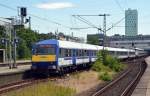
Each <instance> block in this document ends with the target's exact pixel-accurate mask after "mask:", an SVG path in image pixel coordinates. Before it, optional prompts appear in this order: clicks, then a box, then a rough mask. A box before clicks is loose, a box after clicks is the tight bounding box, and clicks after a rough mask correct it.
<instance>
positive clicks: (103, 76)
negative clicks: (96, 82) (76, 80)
mask: <svg viewBox="0 0 150 96" xmlns="http://www.w3.org/2000/svg"><path fill="white" fill-rule="evenodd" d="M99 79H101V80H104V81H111V80H112V76H111V75H110V74H108V72H104V73H102V74H100V75H99Z"/></svg>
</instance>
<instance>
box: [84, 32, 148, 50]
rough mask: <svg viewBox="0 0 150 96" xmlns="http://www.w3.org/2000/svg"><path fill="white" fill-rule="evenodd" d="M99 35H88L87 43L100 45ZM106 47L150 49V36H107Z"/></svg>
mask: <svg viewBox="0 0 150 96" xmlns="http://www.w3.org/2000/svg"><path fill="white" fill-rule="evenodd" d="M98 37H99V34H90V35H87V43H90V44H96V45H99V44H100V41H99V38H98ZM105 45H106V46H108V47H115V48H127V49H134V48H140V49H150V35H136V36H125V35H119V34H116V35H114V36H106V42H105Z"/></svg>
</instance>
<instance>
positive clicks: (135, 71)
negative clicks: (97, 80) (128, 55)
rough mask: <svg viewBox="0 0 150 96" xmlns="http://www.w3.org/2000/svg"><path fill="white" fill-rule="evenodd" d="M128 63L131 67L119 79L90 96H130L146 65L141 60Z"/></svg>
mask: <svg viewBox="0 0 150 96" xmlns="http://www.w3.org/2000/svg"><path fill="white" fill-rule="evenodd" d="M128 63H130V64H131V63H132V65H133V66H132V67H130V69H128V70H127V71H126V72H125V73H123V74H122V75H121V76H120V77H118V78H117V79H115V80H114V81H112V82H110V83H109V84H108V85H106V86H105V87H103V88H101V89H100V90H98V91H96V92H94V93H93V94H92V96H130V95H131V94H132V92H133V90H134V88H135V87H136V85H137V83H138V81H139V79H140V77H141V76H142V74H143V73H144V71H145V68H146V64H145V63H144V62H143V59H142V58H141V59H139V60H136V61H130V62H128ZM133 63H134V64H133ZM89 96H90V95H89Z"/></svg>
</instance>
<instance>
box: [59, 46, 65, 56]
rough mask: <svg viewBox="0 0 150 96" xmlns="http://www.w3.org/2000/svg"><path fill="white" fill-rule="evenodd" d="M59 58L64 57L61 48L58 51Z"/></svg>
mask: <svg viewBox="0 0 150 96" xmlns="http://www.w3.org/2000/svg"><path fill="white" fill-rule="evenodd" d="M59 57H64V49H63V48H60V49H59Z"/></svg>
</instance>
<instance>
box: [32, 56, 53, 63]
mask: <svg viewBox="0 0 150 96" xmlns="http://www.w3.org/2000/svg"><path fill="white" fill-rule="evenodd" d="M40 61H41V62H42V61H46V62H49V61H56V55H32V62H40Z"/></svg>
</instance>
